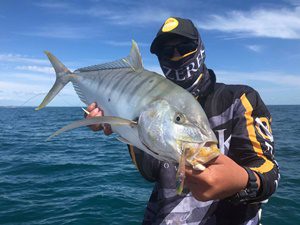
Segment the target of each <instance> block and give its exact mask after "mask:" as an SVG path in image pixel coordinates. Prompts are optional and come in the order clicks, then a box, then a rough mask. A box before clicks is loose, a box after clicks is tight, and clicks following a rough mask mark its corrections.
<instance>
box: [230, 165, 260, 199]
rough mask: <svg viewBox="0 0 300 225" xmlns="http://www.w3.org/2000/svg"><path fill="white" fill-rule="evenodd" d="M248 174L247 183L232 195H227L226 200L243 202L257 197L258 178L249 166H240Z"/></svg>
mask: <svg viewBox="0 0 300 225" xmlns="http://www.w3.org/2000/svg"><path fill="white" fill-rule="evenodd" d="M242 168H243V169H244V170H245V171H246V172H247V175H248V180H247V184H246V185H245V187H244V188H243V189H242V190H241V191H239V192H237V193H236V194H234V195H233V196H231V197H229V198H228V200H229V201H230V202H233V203H243V202H248V201H251V200H253V199H255V198H256V197H257V194H258V192H259V187H260V178H259V176H258V175H257V174H256V172H254V171H253V170H251V169H250V168H249V167H242Z"/></svg>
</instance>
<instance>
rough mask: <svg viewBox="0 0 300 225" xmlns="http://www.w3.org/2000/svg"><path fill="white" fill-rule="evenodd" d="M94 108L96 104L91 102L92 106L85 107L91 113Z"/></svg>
mask: <svg viewBox="0 0 300 225" xmlns="http://www.w3.org/2000/svg"><path fill="white" fill-rule="evenodd" d="M95 108H97V103H96V102H93V103H92V104H90V105H89V106H88V107H87V109H86V110H87V111H89V112H91V111H93V110H94V109H95Z"/></svg>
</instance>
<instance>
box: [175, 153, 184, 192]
mask: <svg viewBox="0 0 300 225" xmlns="http://www.w3.org/2000/svg"><path fill="white" fill-rule="evenodd" d="M185 160H186V157H185V152H184V149H183V150H182V153H181V156H180V159H179V165H178V169H177V173H176V193H177V194H178V195H181V193H182V191H183V185H184V179H185Z"/></svg>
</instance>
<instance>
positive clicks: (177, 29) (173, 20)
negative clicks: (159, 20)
mask: <svg viewBox="0 0 300 225" xmlns="http://www.w3.org/2000/svg"><path fill="white" fill-rule="evenodd" d="M170 36H181V37H185V38H189V39H192V40H198V38H199V33H198V30H197V28H196V27H195V25H194V24H193V22H192V21H191V20H189V19H183V18H179V17H170V18H168V19H167V20H166V21H165V23H164V24H163V25H162V26H161V28H160V29H159V31H158V32H157V34H156V37H155V38H154V40H153V42H152V44H151V48H150V52H151V53H154V54H157V52H158V51H159V46H160V44H161V43H163V42H164V41H165V40H166V39H168V38H170Z"/></svg>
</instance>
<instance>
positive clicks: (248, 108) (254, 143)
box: [240, 94, 274, 173]
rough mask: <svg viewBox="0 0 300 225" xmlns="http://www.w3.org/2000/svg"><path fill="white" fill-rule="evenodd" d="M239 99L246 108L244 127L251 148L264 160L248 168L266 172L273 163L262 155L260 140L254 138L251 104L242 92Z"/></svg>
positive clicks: (271, 167)
mask: <svg viewBox="0 0 300 225" xmlns="http://www.w3.org/2000/svg"><path fill="white" fill-rule="evenodd" d="M240 99H241V102H242V104H243V106H244V108H245V109H246V111H245V114H244V116H245V119H246V128H247V131H248V137H249V139H250V141H251V143H252V146H253V149H254V151H255V152H256V154H257V156H258V157H260V158H262V159H263V160H264V161H265V162H264V163H263V164H262V165H261V166H260V167H252V168H250V169H252V170H254V171H257V172H259V173H267V172H269V171H270V170H272V169H273V167H274V164H273V163H272V162H271V161H270V160H268V159H267V158H266V157H265V156H264V154H263V151H262V148H261V145H260V142H259V141H258V140H257V138H256V134H255V128H254V119H253V117H252V116H251V114H252V111H253V108H252V105H251V104H250V102H249V100H248V99H247V97H246V94H243V95H242V96H241V98H240Z"/></svg>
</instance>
